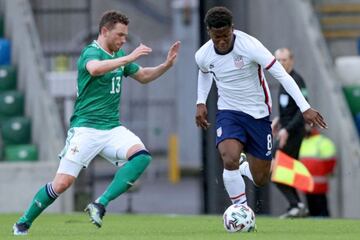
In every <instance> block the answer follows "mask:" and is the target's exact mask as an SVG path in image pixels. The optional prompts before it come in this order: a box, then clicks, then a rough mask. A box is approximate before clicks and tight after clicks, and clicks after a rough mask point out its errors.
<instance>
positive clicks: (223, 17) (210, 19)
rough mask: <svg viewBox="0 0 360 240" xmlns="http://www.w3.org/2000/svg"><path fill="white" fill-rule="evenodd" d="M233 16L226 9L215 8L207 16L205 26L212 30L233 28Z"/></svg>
mask: <svg viewBox="0 0 360 240" xmlns="http://www.w3.org/2000/svg"><path fill="white" fill-rule="evenodd" d="M232 19H233V16H232V13H231V11H230V10H229V9H227V8H226V7H213V8H211V9H209V11H208V12H207V13H206V15H205V20H204V22H205V24H206V26H207V27H208V28H209V29H210V28H222V27H231V26H232V24H233V22H232Z"/></svg>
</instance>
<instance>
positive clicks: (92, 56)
mask: <svg viewBox="0 0 360 240" xmlns="http://www.w3.org/2000/svg"><path fill="white" fill-rule="evenodd" d="M90 60H101V53H100V51H99V50H98V49H96V48H94V47H89V48H87V49H85V51H84V52H83V54H82V55H81V60H80V63H81V64H80V66H79V67H80V68H81V69H83V70H86V64H87V63H88V62H89V61H90Z"/></svg>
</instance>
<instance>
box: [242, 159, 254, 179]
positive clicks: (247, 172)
mask: <svg viewBox="0 0 360 240" xmlns="http://www.w3.org/2000/svg"><path fill="white" fill-rule="evenodd" d="M239 170H240V174H241V175H243V176H246V177H247V178H249V179H250V180H251V181H252V182H254V179H253V176H252V174H251V171H250V166H249V163H248V162H243V163H242V164H241V165H240V167H239Z"/></svg>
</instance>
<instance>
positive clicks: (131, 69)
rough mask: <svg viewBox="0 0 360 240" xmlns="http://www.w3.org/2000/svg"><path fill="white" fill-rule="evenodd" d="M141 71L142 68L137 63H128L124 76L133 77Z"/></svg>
mask: <svg viewBox="0 0 360 240" xmlns="http://www.w3.org/2000/svg"><path fill="white" fill-rule="evenodd" d="M139 69H140V66H139V65H138V64H136V63H128V64H126V65H125V68H124V76H125V77H127V76H130V75H133V74H135V73H137V71H139Z"/></svg>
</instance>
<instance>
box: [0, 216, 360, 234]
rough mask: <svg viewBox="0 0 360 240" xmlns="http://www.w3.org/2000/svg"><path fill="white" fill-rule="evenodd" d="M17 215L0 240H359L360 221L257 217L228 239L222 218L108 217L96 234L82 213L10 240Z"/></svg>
mask: <svg viewBox="0 0 360 240" xmlns="http://www.w3.org/2000/svg"><path fill="white" fill-rule="evenodd" d="M18 217H19V214H1V215H0V239H1V240H6V239H12V240H13V239H36V240H38V239H39V240H41V239H46V240H52V239H54V240H58V239H59V240H60V239H61V240H64V239H76V240H82V239H86V240H88V239H98V240H107V239H129V240H137V239H139V240H141V239H146V240H162V239H166V240H171V239H179V240H186V239H191V240H197V239H204V240H211V239H214V240H215V239H216V240H223V239H225V240H227V239H229V240H230V239H261V240H267V239H268V240H282V239H286V240H290V239H301V240H303V239H306V240H314V239H319V240H320V239H321V240H323V239H327V240H328V239H339V240H340V239H341V240H345V239H346V240H351V239H354V240H355V239H360V220H344V219H310V218H308V219H297V220H279V219H276V218H266V217H257V218H256V224H257V232H253V233H227V232H226V231H225V230H224V228H223V225H222V217H221V216H182V215H122V214H116V215H115V214H108V215H106V216H105V218H104V224H103V227H102V228H100V229H97V228H96V227H95V226H93V225H92V224H91V223H90V222H89V220H88V216H87V215H86V214H85V213H84V214H83V213H75V214H44V215H42V216H40V217H39V219H37V220H36V221H35V223H34V224H33V226H32V228H31V231H30V233H29V235H27V236H16V237H14V236H12V233H11V229H12V225H13V223H14V222H15V221H16V219H18Z"/></svg>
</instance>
